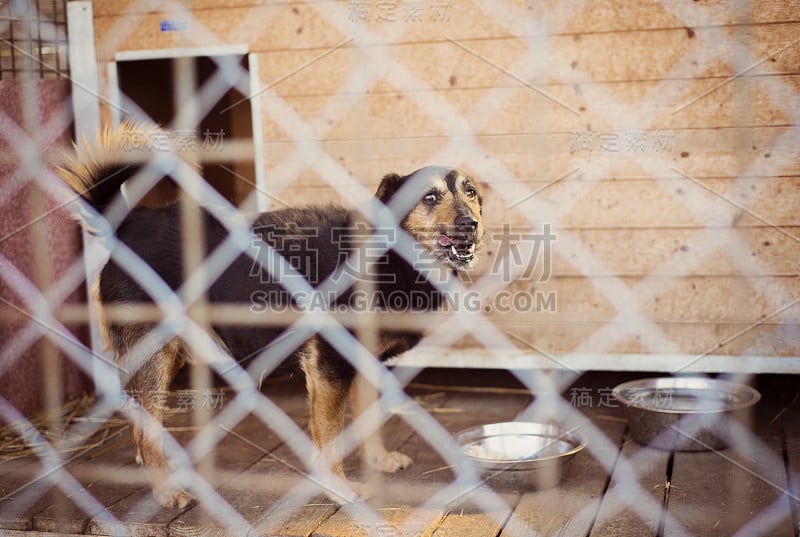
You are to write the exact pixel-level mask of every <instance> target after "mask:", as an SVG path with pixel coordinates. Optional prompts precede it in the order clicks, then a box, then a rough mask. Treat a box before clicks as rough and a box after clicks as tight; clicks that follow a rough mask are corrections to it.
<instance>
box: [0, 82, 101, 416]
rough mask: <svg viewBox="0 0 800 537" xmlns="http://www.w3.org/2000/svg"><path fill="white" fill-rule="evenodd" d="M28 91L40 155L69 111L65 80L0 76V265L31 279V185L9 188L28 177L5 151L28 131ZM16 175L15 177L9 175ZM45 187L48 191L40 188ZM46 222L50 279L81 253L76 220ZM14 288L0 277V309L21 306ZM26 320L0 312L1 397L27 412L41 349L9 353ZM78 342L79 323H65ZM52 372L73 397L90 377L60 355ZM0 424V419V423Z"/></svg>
mask: <svg viewBox="0 0 800 537" xmlns="http://www.w3.org/2000/svg"><path fill="white" fill-rule="evenodd" d="M25 95H32V96H33V97H35V99H36V101H38V104H39V109H38V115H39V117H38V118H37V119H36V124H37V125H38V129H39V139H40V140H41V142H39V143H37V146H38V147H40V149H41V150H43V151H45V152H46V154H48V155H52V154H53V153H55V152H57V151H58V150H59V149H61V148H64V147H67V146H68V144H69V143H71V142H70V138H71V125H70V115H69V83H68V82H67V81H65V80H38V81H35V82H34V87H28V86H26V87H25V88H24V89H23V88H22V86H21V83H20V82H18V81H14V80H0V254H1V255H2V256H3V257H4V258H5V259H6V260H7V262H8V264H10V265H13V267H8V266H6V267H4V266H2V265H0V272H5V273H6V274H9V273H10V272H9V271H10V270H12V269H16V270H17V271H19V272H21V273H23V274H25V275H26V276H27V277H28V278H29V279H31V280H32V281H36V278H35V276H34V274H35V272H36V270H35V269H36V266H35V260H34V259H35V258H34V250H33V247H32V244H33V238H32V236H33V235H32V234H33V229H34V227H35V226H33V227H32V226H30V225H29V224H30V222H31V221H32V220H33V219H35V218H36V217H37V216H40V215H38V214H32V207H31V197H32V192H33V191H32V189H33V188H36V187H33V186H31V185H30V184H27V185H25V184H23V186H14V185H15V182H16V181H18V180H20V179H21V180H22V181H23V183H24V182H25V179H27V178H28V176H26V175H24V174H23V175H19V172H20V169H19V165H18V161H17V160H16V159H17V157H16V155H15V153H14V151H13V150H12V148H13V147H14V145H15V144H20V143H22V142H23V141H24V140H25V139H26V137H27V135H26V134H25V132H26V129H25V128H24V127H23V126H24V125H25V121H24V119H23V118H24V114H23V96H25ZM15 174H16V177H15ZM46 190H48V189H46ZM46 205H47V212H49V211H50V210H54V209H55V207H56V206H57V205H59V203H58V202H57V201H56V200H54V199H51V198H47V201H46ZM43 222H44V223H45V225H46V226H47V228H46V229H47V237H48V240H47V243H48V244H47V252H46V259H47V261H46V263H47V265H48V266H47V271H48V272H49V273H50V274H52V278H51V280H52V281H58V279H59V277H60V276H61V275H63V274H64V272H65V270H66V269H67V268H68V267H69V266H70V265H71V264H72V263H73V262H75V261H76V260H77V259H79V257H80V248H81V241H80V234H79V229H78V226H77V224H76V223H75V222H74V221H72V220H71V219H70V218H69V217H68V216H67V215H66V214H65V213H64V212H63V211H60V210H54V212H53V213H52V214H49V215H48V216H46V217H45V218H44V219H43ZM19 293H20V290H19V289H13V288H11V287H10V286H9V285H8V284H6V283H4V281H3V278H0V298H2V299H3V301H2V302H0V312H8V311H9V309H10V308H9V307H8V305H7V304H6V303H5V301H9V302H11V303H12V304H14V305H16V306H19V307H23V308H24V307H25V306H24V301H23V300H22V299H21V298H20V296H19ZM68 300H69V301H70V302H73V303H80V302H85V287H84V286H83V285H81V286H79V287H78V289H76V290H75V292H73V293H72V295H71V296H70V298H69V299H68ZM28 324H29V322H28V321H27V320H24V319H20V318H17V319H13V318H9V316H8V315H6V314H0V396H1V397H3V398H4V399H6V400H7V401H9V402H11V403H12V404H13V405H14V406H16V407H17V409H18V410H19V411H20V412H22V413H23V414H30V413H31V412H34V411H35V410H37V409H40V408H41V406H42V403H43V401H44V398H43V382H44V379H45V377H46V375H45V373H46V372H45V370H44V368H45V364H44V361H43V359H42V356H41V349H40V347H37V345H33V346H31V347H30V348H28V349H27V350H26V351H25V352H23V353H22V354H20V355H19V356H17V357H16V359H14V360H9V358H11V356H8V355H9V354H13V355H14V356H16V353H10V350H11V349H12V348H14V346H15V345H18V344H19V341H20V339H19V334H20V333H21V331H22V330H24V329H25V327H26V326H27V325H28ZM69 328H70V329H71V330H73V331H74V333H75V334H76V335H77V336H78V337H79V339H82V340H85V337H84V334H85V333H86V329H85V326H78V327H69ZM59 361H60V363H59V365H58V367H57V370H56V371H54V372H52V373H53V374H55V375H58V377H60V378H61V379H62V385H63V389H64V392H65V395H66V396H67V397H74V396H76V395H78V394H80V393H81V392H83V391H89V390H91V382H90V381H89V380H88V379H87V378H86V377H84V376H83V375H82V374H81V373H80V371H79V370H78V369H77V367H76V366H74V365H73V364H72V363H71V362H70V361H69V360H68V359H67V358H65V357H64V356H63V355H62V356H61V357H60V360H59ZM0 421H1V420H0Z"/></svg>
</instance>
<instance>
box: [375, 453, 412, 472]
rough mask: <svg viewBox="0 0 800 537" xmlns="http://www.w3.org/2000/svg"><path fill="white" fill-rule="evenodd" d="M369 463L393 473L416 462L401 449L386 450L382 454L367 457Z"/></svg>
mask: <svg viewBox="0 0 800 537" xmlns="http://www.w3.org/2000/svg"><path fill="white" fill-rule="evenodd" d="M367 463H368V464H369V465H370V466H371V467H372V468H374V469H375V470H380V471H381V472H386V473H389V474H393V473H395V472H396V471H398V470H404V469H406V468H408V467H409V466H411V465H412V464H414V460H413V459H412V458H411V457H409V456H408V455H404V454H403V453H400V452H399V451H385V452H383V453H381V454H380V455H375V456H372V457H367Z"/></svg>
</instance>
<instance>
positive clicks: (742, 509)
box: [0, 371, 800, 537]
mask: <svg viewBox="0 0 800 537" xmlns="http://www.w3.org/2000/svg"><path fill="white" fill-rule="evenodd" d="M426 375H427V376H426V377H425V378H418V379H417V381H415V383H414V384H413V385H412V387H410V388H409V393H410V394H411V395H412V396H414V397H415V398H416V400H417V401H418V402H419V403H420V404H421V405H422V406H423V407H424V408H426V409H427V410H428V412H429V413H430V414H431V415H432V416H433V417H434V418H435V419H436V420H438V421H439V422H440V423H441V424H442V425H443V426H444V428H445V429H447V430H448V431H450V432H456V431H459V430H461V429H463V428H466V427H469V426H471V425H477V424H481V423H487V422H496V421H504V420H510V419H513V418H516V417H518V416H520V413H522V417H523V418H526V419H535V418H536V417H537V413H538V412H540V411H541V410H542V407H541V406H539V407H537V406H535V405H534V406H532V407H529V404H530V403H531V398H530V397H529V396H528V395H527V393H525V392H524V391H523V390H520V389H518V387H517V386H515V385H514V383H513V382H511V381H510V379H509V378H508V375H507V374H505V373H495V374H491V373H486V372H479V373H476V372H465V371H460V372H455V373H454V372H431V373H427V374H426ZM630 378H633V377H632V376H631V375H624V374H610V373H592V374H587V375H584V376H582V377H580V378H577V379H573V380H572V381H571V385H570V384H569V383H567V384H566V386H567V387H566V388H565V389H564V390H563V397H564V398H565V399H566V400H567V401H570V402H571V403H572V404H571V407H572V408H573V409H574V410H575V411H578V412H580V413H581V414H582V415H584V416H586V417H587V418H588V419H589V420H590V421H591V423H592V424H594V425H595V426H596V427H597V429H598V430H599V431H602V433H603V437H593V436H590V443H589V444H590V445H589V448H588V449H586V450H584V451H583V452H581V453H579V454H578V456H577V457H576V458H575V460H574V462H573V464H572V465H571V466H570V467H569V469H568V471H567V473H566V475H565V476H564V479H563V480H562V482H561V484H560V485H559V486H558V487H556V488H552V489H549V490H544V491H535V492H532V491H528V492H515V491H502V492H501V493H500V494H498V495H494V494H491V493H490V492H489V491H487V490H485V489H478V490H476V491H474V492H473V493H472V494H470V495H467V496H465V497H461V498H458V497H455V494H452V492H454V491H455V489H447V490H446V489H445V487H447V486H448V485H449V484H450V483H451V480H452V479H453V473H452V472H451V471H450V469H449V468H447V465H446V464H445V463H444V462H443V460H442V458H441V457H440V456H439V455H438V454H437V452H436V450H435V449H433V448H432V447H431V446H430V445H429V444H428V443H427V442H426V441H425V440H424V439H422V438H421V437H420V436H419V435H418V434H416V433H415V431H414V430H413V429H412V428H411V427H409V425H408V424H407V423H406V422H405V421H404V420H403V419H401V418H400V416H394V417H393V418H392V419H391V420H390V422H389V423H388V424H387V426H386V429H385V434H384V436H385V439H386V442H387V444H388V445H389V446H390V447H391V448H392V449H400V450H401V451H403V452H405V453H407V454H408V455H410V456H412V457H413V458H414V459H415V464H414V465H413V466H412V467H411V468H409V469H408V470H405V471H402V472H400V473H398V474H396V475H393V476H385V475H380V474H378V475H376V474H370V473H368V472H367V473H362V472H361V469H360V467H359V462H358V459H357V458H356V457H351V458H349V459H348V463H347V471H348V474H349V475H351V476H354V475H360V478H361V479H362V480H364V481H367V482H369V483H370V484H371V485H373V490H374V491H375V497H374V498H373V499H371V500H370V501H369V502H368V503H367V505H368V506H370V508H371V509H372V513H373V514H374V515H377V518H375V517H372V518H370V516H367V515H364V514H363V512H361V511H359V510H358V508H355V507H338V506H337V505H335V504H334V503H332V502H331V501H329V500H328V499H327V498H326V497H325V496H324V495H322V494H319V489H316V488H315V487H314V485H313V483H311V482H310V481H309V480H307V479H305V478H302V477H300V476H299V475H298V473H297V472H295V471H293V470H292V469H291V468H292V467H294V468H300V467H301V464H300V462H299V460H298V458H297V457H296V456H295V455H294V454H293V452H292V450H291V449H290V448H289V447H288V446H287V445H286V443H284V442H282V441H281V440H280V438H279V436H278V435H277V434H275V432H274V431H272V430H270V429H269V428H268V427H266V426H265V425H264V424H263V422H261V421H260V420H258V419H257V418H255V417H254V416H252V415H250V416H248V417H246V418H245V419H244V420H243V421H241V422H240V423H239V425H237V426H236V427H234V428H233V429H232V431H231V432H229V433H226V431H225V430H222V431H220V436H222V437H223V438H222V440H221V441H220V443H219V445H218V446H217V448H216V449H215V450H214V451H213V457H214V460H213V465H212V464H210V463H211V462H212V461H210V460H208V459H206V460H205V461H204V462H201V463H200V465H199V466H200V468H201V471H202V469H203V468H204V465H206V467H216V468H218V471H216V472H214V473H213V475H212V474H209V473H207V474H206V475H211V476H212V477H210V478H209V479H211V481H212V482H214V483H215V487H216V489H217V493H218V494H219V495H220V496H221V497H222V498H224V499H225V500H227V502H228V504H229V505H231V506H232V507H233V508H235V509H236V511H237V512H238V514H225V512H224V504H225V502H221V501H219V500H213V501H209V502H206V503H205V504H203V505H201V504H197V503H194V504H192V505H190V506H189V507H188V508H187V509H183V510H179V509H160V508H158V507H157V506H156V505H155V502H154V501H153V500H152V497H151V495H150V492H149V489H148V488H147V487H146V486H145V484H144V483H143V481H142V479H143V477H142V474H141V471H140V470H139V469H138V468H137V467H136V465H135V464H134V462H133V459H134V452H133V447H132V444H131V441H130V431H129V429H128V428H127V425H125V424H124V423H122V422H120V423H112V424H109V425H108V426H106V427H104V428H103V431H102V433H98V435H96V436H94V437H92V438H91V439H89V440H87V443H88V444H89V445H91V446H92V447H91V448H89V449H86V448H84V449H79V450H76V451H75V452H74V453H73V452H68V453H62V454H61V456H62V458H63V459H65V460H68V463H67V464H66V465H65V466H64V467H63V468H59V467H58V466H55V467H52V468H51V467H48V468H47V469H46V470H45V471H44V472H43V471H42V468H43V466H42V464H41V463H40V462H39V460H38V459H37V458H36V457H33V456H28V457H18V458H14V459H7V460H3V461H0V495H2V500H0V528H1V529H0V535H8V536H20V537H21V536H31V535H38V536H42V535H50V536H53V535H78V534H92V535H126V534H127V535H134V536H152V537H155V536H159V537H161V536H167V535H169V536H188V535H209V536H210V535H238V534H245V533H249V535H252V536H253V537H256V536H271V535H291V536H309V535H313V536H336V537H345V536H346V537H351V536H356V535H378V536H388V535H425V536H427V535H436V536H445V537H447V536H459V537H462V536H495V535H500V536H526V535H535V534H538V535H542V536H553V535H559V536H566V535H570V536H572V535H574V536H591V537H601V536H644V535H649V536H657V535H665V536H673V535H675V536H680V535H697V536H724V535H734V534H736V535H742V536H754V535H765V536H771V537H798V534H800V513H799V512H798V505H799V504H798V496H799V495H800V492H799V490H800V483H798V482H797V481H795V482H792V480H791V476H792V475H795V476H797V475H800V377H783V378H779V377H774V376H762V377H759V378H757V380H756V387H757V388H758V389H759V390H760V391H761V392H762V394H763V399H762V401H761V403H759V404H758V405H757V407H756V408H755V411H754V413H753V416H752V420H750V423H751V425H749V427H750V429H751V431H752V433H753V436H752V439H751V440H755V441H749V442H745V443H744V444H741V445H743V446H746V447H747V449H728V450H724V451H720V452H702V453H686V452H678V453H670V452H668V451H658V450H654V449H648V448H643V447H641V446H639V445H637V444H636V443H635V442H633V441H632V440H630V439H629V438H628V436H627V424H626V421H625V419H624V416H623V409H622V408H620V407H618V406H617V405H616V404H615V403H614V401H613V400H611V398H610V396H609V393H610V389H611V388H612V387H613V386H614V385H616V384H617V383H619V382H621V381H623V380H629V379H630ZM481 386H482V387H484V388H488V389H483V388H481ZM497 387H501V389H494V388H497ZM264 391H265V393H266V394H267V395H268V396H269V397H270V398H272V399H273V400H274V401H275V402H276V403H277V404H278V406H280V407H281V408H282V409H283V410H284V411H285V412H287V413H288V414H289V415H290V416H292V417H293V418H294V419H295V421H296V422H297V423H298V424H300V425H301V426H304V425H305V422H306V411H305V400H304V394H303V388H302V385H301V384H300V383H298V382H297V381H295V380H291V381H285V382H271V383H269V384H268V385H267V386H266V388H265V390H264ZM225 396H228V397H229V396H230V394H225ZM223 398H224V397H223ZM214 402H215V403H216V402H220V400H219V399H218V400H215V401H214ZM573 417H574V416H573ZM168 425H169V427H170V428H171V430H172V431H173V434H174V435H175V436H176V437H177V438H178V439H179V440H180V441H181V442H182V443H187V442H189V441H190V440H191V439H192V438H193V437H194V435H195V432H196V430H195V429H196V428H193V427H192V425H191V413H189V412H175V413H172V414H170V417H169V420H168ZM756 439H757V440H756ZM69 480H72V481H71V483H72V486H70V485H69V484H68V483H70V481H69ZM631 480H635V482H637V483H638V485H639V487H638V488H633V487H631ZM55 483H62V484H65V483H66V484H67V485H66V490H67V491H72V492H74V491H75V490H76V489H78V488H81V489H82V492H81V493H80V494H73V495H68V494H66V493H65V492H64V491H63V490H61V489H59V488H58V487H55V486H54V484H55ZM78 484H80V486H78ZM290 490H291V491H292V493H289V491H290ZM86 492H88V493H91V495H88V494H86ZM455 492H456V493H457V491H455ZM437 493H438V494H439V496H435V495H436V494H437ZM90 497H91V498H95V499H96V500H97V501H96V503H92V502H91V501H88V502H87V498H90ZM431 498H434V499H435V501H428V500H430V499H431ZM631 504H633V505H635V508H633V507H631ZM220 513H221V514H220ZM109 515H113V517H112V516H109ZM215 516H216V517H217V518H216V519H215ZM219 519H221V520H223V521H229V522H230V521H234V520H235V521H236V522H235V523H233V522H232V523H231V524H232V525H228V524H225V523H223V522H220V520H219ZM235 524H240V526H236V525H235ZM534 532H536V533H534Z"/></svg>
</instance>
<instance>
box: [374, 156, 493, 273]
mask: <svg viewBox="0 0 800 537" xmlns="http://www.w3.org/2000/svg"><path fill="white" fill-rule="evenodd" d="M376 196H377V197H378V199H380V200H381V201H382V202H383V203H385V204H387V205H389V206H390V207H392V209H393V210H394V211H395V214H398V215H399V216H401V218H400V225H401V226H402V227H403V229H404V230H405V231H406V232H407V233H409V234H410V235H411V236H412V237H414V238H415V239H416V240H417V241H418V242H419V243H421V244H422V245H423V246H424V247H425V248H426V249H427V250H429V251H430V252H432V253H433V254H434V255H435V256H436V257H437V258H438V259H439V260H440V261H442V263H444V264H446V265H449V266H451V267H453V268H455V269H457V270H458V269H463V268H469V267H471V266H472V265H473V264H474V261H475V256H476V254H477V253H478V252H479V251H480V247H481V239H482V238H483V222H482V220H481V215H482V209H481V203H482V200H481V195H480V192H479V191H478V184H477V182H476V181H475V180H474V179H473V178H471V177H470V176H468V175H467V174H465V173H464V172H463V171H461V170H458V169H455V168H442V167H438V166H428V167H425V168H421V169H419V170H417V171H415V172H414V173H412V174H410V175H406V176H400V175H397V174H389V175H387V176H386V177H384V178H383V180H382V181H381V184H380V186H379V187H378V192H377V193H376Z"/></svg>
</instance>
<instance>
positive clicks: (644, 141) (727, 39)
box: [94, 0, 800, 357]
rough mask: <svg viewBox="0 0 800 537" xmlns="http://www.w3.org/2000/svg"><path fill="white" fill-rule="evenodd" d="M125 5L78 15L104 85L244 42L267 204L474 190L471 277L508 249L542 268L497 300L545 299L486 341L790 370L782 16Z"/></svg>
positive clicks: (397, 5)
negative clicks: (434, 168) (144, 64)
mask: <svg viewBox="0 0 800 537" xmlns="http://www.w3.org/2000/svg"><path fill="white" fill-rule="evenodd" d="M140 4H141V5H150V4H147V3H144V4H143V3H138V2H133V1H131V2H121V1H117V0H114V1H111V0H98V1H96V2H94V9H95V28H96V38H97V44H98V45H97V46H98V51H97V56H98V60H99V61H100V62H101V66H100V67H101V72H102V73H105V69H106V67H107V64H108V62H110V61H112V60H113V57H114V54H115V53H116V52H117V51H120V50H136V49H155V48H168V47H193V46H203V45H210V44H225V43H247V44H248V45H249V47H250V50H251V51H252V52H255V53H257V54H258V63H259V71H260V76H261V83H262V85H263V86H264V87H265V88H267V89H266V90H265V91H264V93H263V95H261V96H260V99H261V107H262V110H263V126H262V130H263V138H264V140H265V143H264V147H263V150H264V154H265V157H266V167H267V170H266V172H267V177H268V188H269V194H270V196H274V198H275V199H278V200H281V201H282V202H285V203H286V204H290V205H293V204H302V203H307V202H308V200H313V201H328V200H330V201H343V202H353V201H356V202H357V201H358V200H359V199H360V198H359V196H360V195H362V194H363V192H362V191H361V190H360V187H362V186H365V187H366V188H367V189H368V190H372V189H374V188H375V186H376V185H377V183H378V181H379V179H380V177H381V176H382V175H383V174H384V173H386V172H389V171H397V172H409V171H411V170H413V169H415V168H417V167H419V166H421V165H425V164H429V163H432V162H435V163H442V164H457V165H460V166H462V167H464V168H466V169H467V170H469V171H471V172H472V173H474V174H475V175H477V176H478V177H480V179H481V180H482V181H483V182H484V183H486V188H485V191H486V195H485V198H486V206H485V211H484V217H485V220H486V223H487V225H488V230H489V232H490V235H491V237H492V238H493V242H492V243H491V244H490V245H489V247H488V248H486V250H487V253H488V256H487V258H486V259H485V261H484V263H483V265H482V268H481V270H480V271H479V272H480V273H483V274H486V273H494V274H495V276H496V277H498V276H497V274H500V276H502V274H501V273H502V272H503V271H504V270H505V269H506V268H508V266H509V265H507V264H506V263H505V262H504V261H503V258H502V256H503V255H507V254H509V250H510V249H513V248H519V251H520V252H522V253H521V257H522V261H523V264H527V263H529V262H533V261H536V262H537V263H538V265H537V269H536V270H535V271H534V273H533V275H529V276H528V277H524V278H518V279H516V280H515V281H513V282H510V285H509V286H508V287H507V290H508V291H510V292H511V293H517V294H518V295H529V296H530V295H531V294H532V293H533V294H537V293H538V294H539V295H540V297H541V298H542V299H543V300H542V301H541V302H539V305H540V306H542V307H539V308H538V309H539V310H540V311H536V309H537V308H536V307H535V304H537V303H536V302H535V301H534V306H533V307H523V306H524V303H522V302H521V303H520V304H519V305H520V306H521V307H519V308H516V309H517V310H518V311H498V310H500V309H502V308H501V307H500V305H499V304H498V303H497V297H496V296H495V297H493V296H492V294H491V293H489V294H487V295H485V296H484V299H485V302H484V311H485V312H488V313H489V318H490V319H491V320H492V321H493V322H494V323H495V324H496V325H497V326H498V327H499V328H500V330H501V331H505V332H511V333H513V334H515V335H516V336H519V337H521V338H523V339H525V340H527V341H530V342H532V343H534V344H535V345H536V346H537V347H538V348H540V349H544V350H547V351H550V352H562V351H579V352H594V353H599V354H603V353H643V354H648V353H651V354H659V353H670V354H672V353H678V354H690V355H691V354H700V353H705V352H712V353H715V354H723V355H742V356H758V355H762V356H787V357H790V356H798V355H800V307H798V306H797V305H796V304H794V302H793V301H795V300H797V298H798V297H800V280H798V259H800V217H799V216H798V210H797V208H798V204H799V203H800V178H799V177H800V159H798V154H800V153H799V152H798V149H800V136H799V135H798V130H797V125H798V117H797V114H798V112H797V111H798V110H800V41H799V40H798V36H800V5H798V4H797V3H796V2H783V1H779V0H756V1H754V2H752V4H751V5H747V4H744V5H740V6H738V7H734V5H733V4H730V3H729V2H724V1H721V0H719V1H704V2H694V3H690V4H686V5H683V4H682V5H681V6H679V7H671V6H670V3H669V2H663V3H660V2H657V1H649V2H648V1H645V2H635V3H630V2H623V1H622V0H614V1H610V2H556V1H553V2H523V1H519V0H514V1H507V2H489V1H480V0H474V1H467V0H464V1H456V0H453V1H434V0H425V1H421V2H411V1H406V2H402V1H397V2H392V1H389V2H378V1H377V0H366V1H335V2H332V1H327V0H321V1H310V2H268V3H262V2H256V1H255V0H239V1H229V2H226V4H227V6H226V7H220V4H222V2H212V1H201V0H196V1H191V2H185V3H184V5H186V6H188V11H185V12H179V11H171V12H167V11H164V12H150V11H143V9H144V8H141V7H138V6H140ZM392 6H394V7H392ZM414 6H417V8H419V7H420V6H421V8H422V12H421V13H422V14H421V15H420V16H419V18H417V16H418V14H419V13H420V12H419V11H415V10H414ZM360 10H363V11H360ZM359 13H363V14H364V15H365V16H366V18H367V19H368V20H367V21H366V23H365V24H364V25H363V26H362V25H358V24H356V23H355V22H353V19H354V18H357V17H358V16H359ZM392 17H394V19H395V20H394V21H392V20H387V19H391V18H392ZM165 19H169V20H178V21H180V20H186V21H187V22H188V24H187V26H186V29H185V31H173V32H162V31H160V28H159V23H160V21H162V20H165ZM106 91H108V88H107V87H106ZM348 174H351V175H352V177H355V178H356V179H357V182H356V183H355V184H354V183H353V182H352V180H351V179H350V176H349V175H348ZM534 193H535V195H534ZM275 203H276V206H279V204H278V203H277V202H275ZM543 224H550V225H551V226H552V228H551V229H552V230H553V231H554V232H555V233H556V234H557V240H556V241H555V242H554V243H553V245H552V249H551V251H552V263H551V270H550V271H549V272H548V274H547V276H548V277H547V278H542V277H541V275H542V267H543V266H544V259H543V258H541V257H538V258H537V257H532V256H531V245H532V243H531V240H532V239H531V237H530V234H531V230H532V229H533V230H534V231H535V232H540V231H541V229H542V227H541V226H542V225H543ZM504 233H505V235H504ZM526 235H528V236H527V237H526ZM504 236H505V237H512V238H511V239H508V238H506V239H503V237H504ZM504 241H505V242H504ZM526 248H527V250H526ZM512 253H513V252H512ZM498 256H500V258H499V259H498ZM526 256H527V259H526V258H525V257H526ZM509 259H510V258H509ZM500 279H502V278H500ZM543 279H544V280H546V281H540V280H543ZM501 288H502V286H501ZM550 293H555V295H554V296H555V299H556V301H555V308H554V309H555V311H548V308H547V307H546V305H547V302H546V300H548V299H549V297H550V296H551V295H550ZM512 296H517V295H512ZM523 302H524V301H523ZM511 309H512V310H514V309H515V308H513V307H512V308H511ZM541 310H543V311H541ZM484 342H485V341H484ZM506 343H507V342H506ZM461 344H462V345H467V346H469V345H475V344H478V343H477V342H476V341H475V340H472V339H470V338H466V339H462V340H461ZM496 344H497V345H502V344H504V342H502V341H501V340H499V339H498V340H497V341H496Z"/></svg>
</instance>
